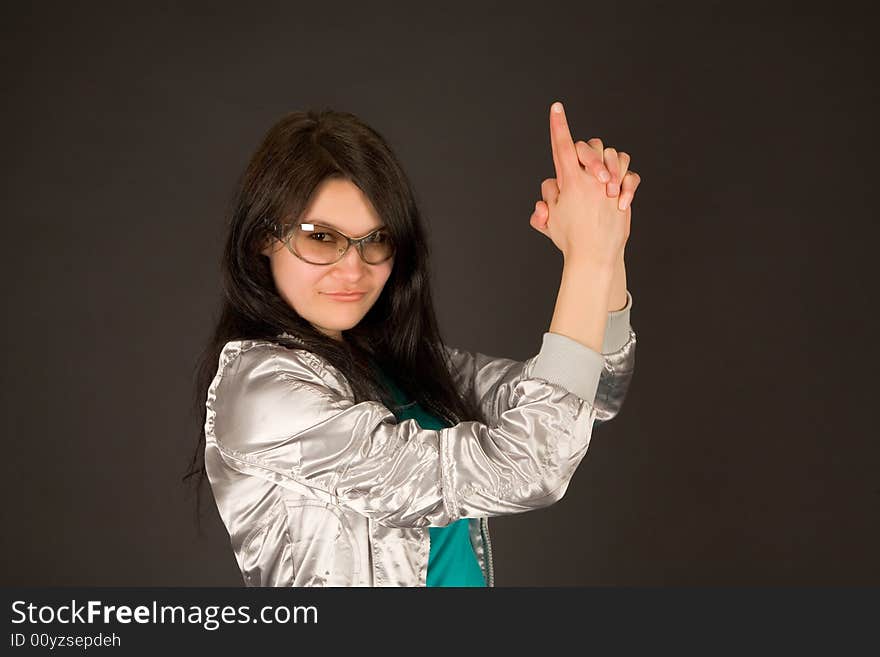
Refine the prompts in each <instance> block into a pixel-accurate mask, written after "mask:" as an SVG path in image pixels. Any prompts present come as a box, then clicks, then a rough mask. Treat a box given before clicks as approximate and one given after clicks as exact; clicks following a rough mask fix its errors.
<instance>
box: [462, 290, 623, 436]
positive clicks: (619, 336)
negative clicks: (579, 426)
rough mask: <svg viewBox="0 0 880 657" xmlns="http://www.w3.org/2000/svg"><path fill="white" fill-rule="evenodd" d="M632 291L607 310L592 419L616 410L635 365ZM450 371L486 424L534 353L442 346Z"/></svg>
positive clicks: (504, 402) (504, 407)
mask: <svg viewBox="0 0 880 657" xmlns="http://www.w3.org/2000/svg"><path fill="white" fill-rule="evenodd" d="M632 301H633V300H632V295H631V294H630V292H629V290H627V292H626V304H625V305H624V307H623V308H621V309H620V310H615V311H613V312H609V313H608V323H607V325H606V327H605V340H604V343H603V345H602V356H603V359H604V361H605V362H604V365H603V368H602V373H601V375H600V377H599V386H598V389H597V392H596V398H595V400H594V407H595V411H596V422H597V423H599V422H605V421H608V420H610V419H612V418H613V417H614V416H616V415H617V414H618V412H620V409H621V407H622V406H623V401H624V398H625V397H626V393H627V390H628V389H629V383H630V380H631V379H632V373H633V370H634V368H635V358H636V353H635V352H636V334H635V331H633V329H632V326H631V325H630V309H631V308H632ZM446 353H447V355H448V357H449V360H450V363H451V371H452V372H453V376H454V378H455V381H456V385H458V386H459V388H460V390H461V392H462V393H463V395H464V396H469V397H470V398H471V400H472V401H474V402H475V403H476V404H477V405H478V406H479V407H480V408H481V409H482V410H483V414H484V415H485V417H486V419H487V420H488V422H489V423H490V424H495V423H496V422H497V421H498V418H499V417H500V415H501V413H503V412H504V411H506V410H507V409H508V408H510V407H511V403H512V401H511V393H512V391H513V389H514V388H515V387H516V384H517V383H518V382H519V380H520V379H521V378H522V377H523V373H524V372H525V371H526V369H527V367H528V366H529V363H530V362H531V361H532V360H533V359H534V358H535V357H534V356H533V357H532V358H530V359H528V360H526V361H518V360H513V359H510V358H495V357H492V356H487V355H486V354H482V353H480V352H475V351H467V350H465V349H460V348H457V347H448V346H447V347H446Z"/></svg>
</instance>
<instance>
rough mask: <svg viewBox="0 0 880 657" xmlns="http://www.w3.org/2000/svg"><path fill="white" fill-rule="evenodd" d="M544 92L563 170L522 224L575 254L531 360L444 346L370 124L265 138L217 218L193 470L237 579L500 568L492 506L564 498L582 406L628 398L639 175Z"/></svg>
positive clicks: (510, 508)
mask: <svg viewBox="0 0 880 657" xmlns="http://www.w3.org/2000/svg"><path fill="white" fill-rule="evenodd" d="M556 106H559V108H560V111H559V112H556V111H551V142H552V146H553V155H554V162H555V164H556V172H557V177H556V178H555V179H552V178H551V179H548V180H546V181H544V184H543V185H542V192H543V196H544V198H543V200H542V201H540V202H538V203H537V204H536V209H535V212H534V213H533V215H532V217H531V224H532V226H533V227H534V228H535V229H536V230H538V231H540V232H542V233H543V234H545V235H547V236H548V237H549V238H550V239H551V240H553V242H554V244H555V245H556V246H557V247H558V248H560V250H561V251H562V252H563V254H564V256H565V267H564V270H563V277H562V285H561V286H560V290H559V296H558V299H557V305H556V310H555V312H554V316H553V321H552V323H551V326H550V330H549V331H548V332H546V333H545V334H544V336H543V343H542V346H541V349H540V351H539V353H537V355H535V356H533V357H531V358H529V359H528V360H526V361H524V362H520V361H515V360H510V359H506V358H491V357H489V356H486V355H484V354H480V353H475V352H469V351H466V350H462V349H456V348H452V347H448V346H446V345H444V343H443V341H442V339H441V337H440V332H439V330H438V324H437V320H436V317H435V313H434V307H433V301H432V297H431V292H430V285H429V283H430V274H429V258H428V249H427V244H426V239H425V232H424V227H423V224H422V219H421V217H420V214H419V210H418V208H417V207H416V203H415V200H414V197H413V192H412V189H411V187H410V184H409V181H408V180H407V177H406V175H405V174H404V171H403V169H402V168H401V166H400V163H399V162H398V160H397V158H396V157H395V156H394V154H393V153H392V151H391V149H390V148H389V146H388V145H387V144H386V142H385V141H384V139H383V138H382V137H381V136H380V135H379V134H378V133H377V132H376V131H374V130H373V129H371V128H370V127H369V126H367V125H365V124H364V123H363V122H361V121H360V120H358V119H357V117H355V116H354V115H352V114H348V113H342V112H334V111H324V112H321V113H316V112H301V113H294V114H290V115H288V116H286V117H284V118H283V119H281V120H280V121H279V122H278V123H277V124H276V125H275V126H273V127H272V128H271V129H270V130H269V132H268V133H267V135H266V136H265V138H264V140H263V142H262V144H261V145H260V147H259V148H258V150H257V152H256V153H255V154H254V155H253V157H252V159H251V161H250V164H249V166H248V168H247V170H246V172H245V174H244V176H243V179H242V181H241V185H240V190H239V193H238V196H237V201H236V204H235V208H234V212H233V216H232V222H231V225H230V226H229V233H228V238H227V241H226V246H225V251H224V256H223V263H222V267H223V274H224V283H225V295H224V301H223V306H222V311H221V314H220V317H219V320H218V322H217V326H216V329H215V332H214V336H213V338H212V340H211V342H210V344H209V346H208V348H207V349H206V351H205V352H204V354H203V360H202V365H201V370H200V371H201V374H200V380H199V383H198V390H197V400H198V403H199V405H200V406H201V407H202V408H203V412H202V416H201V417H202V425H201V432H200V435H199V444H198V447H197V450H196V457H195V458H194V460H193V463H194V465H193V469H192V470H191V472H190V474H197V475H200V477H204V476H205V475H206V476H207V478H208V479H209V481H210V484H211V488H212V490H213V494H214V499H215V502H216V504H217V508H218V510H219V513H220V516H221V518H222V519H223V522H224V523H225V525H226V528H227V530H228V532H229V536H230V540H231V544H232V547H233V550H234V552H235V557H236V559H237V561H238V565H239V567H240V569H241V572H242V576H243V578H244V583H245V584H246V585H248V586H486V585H488V586H492V585H494V575H493V570H492V554H491V544H490V541H489V533H488V524H487V521H486V518H487V517H489V516H497V515H504V514H514V513H522V512H525V511H529V510H531V509H537V508H541V507H546V506H548V505H550V504H552V503H553V502H555V501H557V500H558V499H560V498H561V497H562V495H563V494H564V493H565V490H566V488H567V486H568V482H569V480H570V478H571V476H572V475H573V474H574V470H575V468H576V467H577V465H578V464H579V463H580V461H581V459H582V458H583V456H584V454H585V453H586V450H587V446H588V444H589V440H590V435H591V432H592V427H593V424H594V422H596V421H603V420H607V419H609V418H611V417H613V416H614V415H615V414H616V413H617V412H618V411H619V409H620V406H621V404H622V403H623V398H624V396H625V394H626V390H627V387H628V385H629V380H630V377H631V374H632V370H633V366H634V362H635V360H634V359H635V333H634V332H633V331H632V329H631V327H630V325H629V310H630V308H631V305H632V297H631V296H630V294H629V293H628V292H627V291H626V289H625V278H624V279H623V280H621V279H622V277H623V276H624V274H623V272H622V263H623V249H624V246H625V242H626V239H627V237H628V235H629V223H630V212H631V211H630V208H629V207H627V204H628V203H629V201H630V200H631V199H632V196H633V194H634V191H635V187H636V185H637V184H638V176H637V174H635V173H633V172H628V171H627V168H628V164H629V156H628V155H626V154H625V153H620V154H619V155H618V154H617V153H616V152H615V151H614V150H613V149H603V148H602V145H601V142H600V141H599V140H597V139H594V140H591V141H590V143H589V144H585V143H583V142H578V144H577V145H575V144H574V143H572V140H571V135H570V132H569V131H568V127H567V125H566V123H565V119H564V113H563V112H561V105H559V104H558V103H555V104H554V109H555V108H556ZM582 165H585V166H586V167H587V168H586V169H584V168H582ZM600 174H601V175H600ZM609 174H610V175H611V177H612V178H613V179H612V180H610V182H609V183H608V186H607V187H606V185H605V184H604V183H603V182H601V181H602V180H605V179H607V178H608V176H609ZM597 177H598V179H597ZM620 206H622V207H623V208H624V209H620ZM463 228H464V227H463ZM345 295H349V296H345ZM615 297H616V298H615ZM609 304H612V305H609ZM621 306H623V307H621ZM609 310H610V312H609ZM201 455H204V463H203V464H202V465H201V467H198V465H197V464H198V458H199V457H200V456H201Z"/></svg>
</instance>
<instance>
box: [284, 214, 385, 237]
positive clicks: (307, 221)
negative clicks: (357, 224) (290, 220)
mask: <svg viewBox="0 0 880 657" xmlns="http://www.w3.org/2000/svg"><path fill="white" fill-rule="evenodd" d="M299 223H301V224H320V225H321V226H327V228H332V229H333V230H338V231H339V232H340V233H344V232H345V231H343V230H342V229H341V228H339V227H338V226H334V225H333V224H332V223H330V222H329V221H327V220H326V219H321V218H320V217H311V218H310V219H303V220H301V221H300V222H299ZM380 228H385V224H381V225H379V226H376V227H374V228H371V229H370V230H368V231H367V232H366V233H364V234H363V236H362V237H365V236H367V235H369V234H370V233H374V232H376V231H377V230H379V229H380Z"/></svg>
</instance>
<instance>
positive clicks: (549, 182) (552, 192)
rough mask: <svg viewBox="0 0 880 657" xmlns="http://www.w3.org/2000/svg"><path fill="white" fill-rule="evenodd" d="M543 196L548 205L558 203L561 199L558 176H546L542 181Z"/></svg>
mask: <svg viewBox="0 0 880 657" xmlns="http://www.w3.org/2000/svg"><path fill="white" fill-rule="evenodd" d="M541 198H542V199H544V202H545V203H546V204H547V205H551V204H552V205H556V202H557V201H558V199H559V187H558V186H557V184H556V178H545V179H544V182H542V183H541Z"/></svg>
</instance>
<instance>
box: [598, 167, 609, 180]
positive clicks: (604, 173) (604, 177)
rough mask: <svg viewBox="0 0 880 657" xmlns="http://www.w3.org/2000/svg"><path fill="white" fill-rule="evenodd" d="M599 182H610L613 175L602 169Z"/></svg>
mask: <svg viewBox="0 0 880 657" xmlns="http://www.w3.org/2000/svg"><path fill="white" fill-rule="evenodd" d="M599 180H601V181H602V182H608V181H609V180H611V175H610V174H609V173H608V172H607V171H605V169H602V170H601V171H600V172H599Z"/></svg>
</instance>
